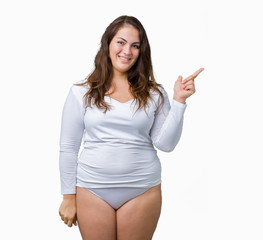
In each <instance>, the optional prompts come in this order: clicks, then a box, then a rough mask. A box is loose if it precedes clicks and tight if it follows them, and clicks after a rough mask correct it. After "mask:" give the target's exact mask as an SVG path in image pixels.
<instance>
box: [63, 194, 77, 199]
mask: <svg viewBox="0 0 263 240" xmlns="http://www.w3.org/2000/svg"><path fill="white" fill-rule="evenodd" d="M75 199H76V194H64V195H63V200H75Z"/></svg>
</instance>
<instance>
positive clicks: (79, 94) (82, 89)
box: [70, 79, 89, 104]
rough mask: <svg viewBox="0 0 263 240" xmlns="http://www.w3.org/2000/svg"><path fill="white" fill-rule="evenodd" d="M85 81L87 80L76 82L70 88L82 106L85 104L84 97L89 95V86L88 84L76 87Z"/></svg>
mask: <svg viewBox="0 0 263 240" xmlns="http://www.w3.org/2000/svg"><path fill="white" fill-rule="evenodd" d="M85 81H86V79H84V80H80V81H77V82H74V83H73V84H72V85H71V88H70V91H71V92H72V93H73V95H74V96H75V97H76V98H77V100H78V101H79V103H80V104H83V97H84V95H85V94H86V93H87V91H88V89H89V86H88V84H83V85H76V84H81V83H84V82H85Z"/></svg>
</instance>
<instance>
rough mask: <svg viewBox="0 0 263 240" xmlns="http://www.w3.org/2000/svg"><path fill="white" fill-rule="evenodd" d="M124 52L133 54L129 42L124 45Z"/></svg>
mask: <svg viewBox="0 0 263 240" xmlns="http://www.w3.org/2000/svg"><path fill="white" fill-rule="evenodd" d="M123 53H124V54H126V55H130V54H131V47H130V46H129V45H128V44H125V46H124V47H123Z"/></svg>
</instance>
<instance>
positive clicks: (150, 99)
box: [59, 16, 203, 240]
mask: <svg viewBox="0 0 263 240" xmlns="http://www.w3.org/2000/svg"><path fill="white" fill-rule="evenodd" d="M201 71H203V68H201V69H199V70H198V71H196V72H195V73H194V74H193V75H191V76H190V77H188V78H186V79H184V80H182V77H181V76H179V77H178V79H177V81H176V82H175V84H174V94H173V100H172V104H171V105H170V102H169V99H168V95H167V93H166V91H165V90H164V89H163V87H162V85H161V84H158V83H157V82H156V81H155V78H154V76H153V70H152V63H151V52H150V45H149V42H148V39H147V36H146V32H145V30H144V28H143V26H142V24H141V23H140V22H139V21H138V19H136V18H135V17H131V16H121V17H119V18H117V19H115V20H114V21H113V22H112V23H111V24H110V25H109V26H108V27H107V29H106V31H105V33H104V34H103V36H102V39H101V46H100V49H99V51H98V53H97V55H96V58H95V69H94V71H93V72H92V73H91V74H90V75H89V76H88V77H87V78H86V79H85V80H84V81H80V82H78V83H76V84H74V85H73V86H72V87H71V89H70V91H69V94H68V96H67V99H66V102H65V105H64V108H63V114H62V124H61V136H60V159H59V161H60V176H61V194H63V201H62V203H61V206H60V209H59V214H60V216H61V219H62V221H64V223H65V224H67V225H68V226H69V227H71V226H72V224H74V225H77V221H78V226H79V230H80V233H81V235H82V238H83V239H88V240H92V239H96V240H98V239H100V240H103V239H105V240H115V239H118V240H128V239H130V240H132V239H134V240H140V239H141V240H147V239H152V236H153V233H154V231H155V229H156V226H157V222H158V219H159V216H160V213H161V203H162V196H161V164H160V160H159V158H158V156H157V151H156V150H155V148H154V147H153V146H155V147H156V148H158V149H159V150H161V151H165V152H171V151H172V150H173V149H174V148H175V146H176V144H177V143H178V141H179V139H180V136H181V132H182V126H183V115H184V111H185V108H186V102H185V101H186V99H187V98H188V97H189V96H190V95H192V94H193V93H194V92H195V86H194V79H195V78H196V77H197V75H198V74H199V73H200V72H201ZM83 134H84V137H83ZM82 137H83V141H84V148H83V150H82V152H81V154H80V156H79V158H78V152H79V148H80V144H81V140H82Z"/></svg>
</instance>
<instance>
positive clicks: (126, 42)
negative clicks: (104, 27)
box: [109, 25, 140, 74]
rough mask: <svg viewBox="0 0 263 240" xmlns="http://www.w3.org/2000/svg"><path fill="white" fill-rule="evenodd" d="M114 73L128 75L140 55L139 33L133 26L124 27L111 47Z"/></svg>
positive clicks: (111, 43) (113, 40)
mask: <svg viewBox="0 0 263 240" xmlns="http://www.w3.org/2000/svg"><path fill="white" fill-rule="evenodd" d="M109 53H110V59H111V62H112V66H113V72H114V73H115V74H116V73H126V72H127V71H128V70H129V69H130V68H131V67H132V66H133V65H134V63H135V62H136V61H137V59H138V56H139V53H140V38H139V31H138V30H137V29H136V28H134V27H133V26H131V25H125V26H122V27H121V28H120V29H119V30H118V32H117V33H116V35H115V36H114V37H113V39H112V40H111V42H110V45H109Z"/></svg>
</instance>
